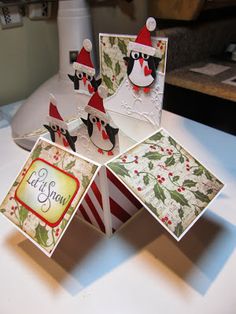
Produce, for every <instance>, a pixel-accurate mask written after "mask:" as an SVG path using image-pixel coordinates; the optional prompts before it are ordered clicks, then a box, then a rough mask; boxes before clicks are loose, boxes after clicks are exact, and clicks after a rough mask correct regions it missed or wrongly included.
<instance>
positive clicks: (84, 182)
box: [82, 175, 90, 189]
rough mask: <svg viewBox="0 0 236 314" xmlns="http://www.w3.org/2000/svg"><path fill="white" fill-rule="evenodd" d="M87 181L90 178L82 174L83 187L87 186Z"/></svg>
mask: <svg viewBox="0 0 236 314" xmlns="http://www.w3.org/2000/svg"><path fill="white" fill-rule="evenodd" d="M89 182H90V180H89V178H88V176H84V175H83V177H82V186H83V188H84V189H86V188H87V186H88V185H89Z"/></svg>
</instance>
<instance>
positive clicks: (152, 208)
mask: <svg viewBox="0 0 236 314" xmlns="http://www.w3.org/2000/svg"><path fill="white" fill-rule="evenodd" d="M145 205H146V206H147V207H148V208H149V209H150V210H151V211H152V212H153V213H154V214H155V215H156V216H157V217H159V214H158V212H157V209H156V207H154V206H153V205H152V204H151V203H147V202H145Z"/></svg>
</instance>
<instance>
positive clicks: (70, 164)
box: [65, 160, 75, 170]
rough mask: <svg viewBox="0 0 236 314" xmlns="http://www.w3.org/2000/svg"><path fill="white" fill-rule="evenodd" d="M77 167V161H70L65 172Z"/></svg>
mask: <svg viewBox="0 0 236 314" xmlns="http://www.w3.org/2000/svg"><path fill="white" fill-rule="evenodd" d="M74 166H75V160H72V161H70V162H69V163H68V164H67V165H66V166H65V170H69V169H71V168H73V167H74Z"/></svg>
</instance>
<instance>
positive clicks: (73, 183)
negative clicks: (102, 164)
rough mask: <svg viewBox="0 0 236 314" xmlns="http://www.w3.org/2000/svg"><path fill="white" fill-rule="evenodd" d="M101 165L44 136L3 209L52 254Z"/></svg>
mask: <svg viewBox="0 0 236 314" xmlns="http://www.w3.org/2000/svg"><path fill="white" fill-rule="evenodd" d="M98 168H99V167H98V166H97V165H95V164H93V163H92V162H90V161H88V160H85V159H83V158H80V157H79V156H78V155H75V154H73V153H71V152H69V151H67V150H65V149H63V148H61V147H59V146H57V145H55V144H54V143H51V142H49V141H47V140H45V139H42V138H40V139H39V140H38V141H37V143H36V144H35V146H34V148H33V150H32V152H31V153H30V155H29V158H28V159H27V161H26V163H25V165H24V166H23V168H22V170H21V171H20V173H19V175H18V176H17V178H16V180H15V181H14V183H13V184H12V186H11V188H10V190H9V192H8V194H7V196H6V197H5V199H4V200H3V203H2V204H1V205H0V212H1V213H2V214H3V215H4V216H5V217H6V218H7V219H9V220H10V221H11V222H12V223H13V224H14V225H15V226H16V227H18V229H19V230H20V231H21V232H22V233H23V234H25V235H26V236H27V237H28V238H29V239H30V240H32V241H33V242H34V243H35V244H36V245H37V246H38V247H39V248H40V249H42V250H43V252H44V253H45V254H46V255H48V256H51V255H52V253H53V251H54V249H55V248H56V246H57V244H58V243H59V241H60V239H61V237H62V235H63V233H64V231H65V230H66V228H67V226H68V225H69V223H70V221H71V219H72V218H73V216H74V214H75V212H76V210H77V207H78V205H79V204H80V203H81V201H82V199H83V197H84V195H85V193H86V192H87V190H88V188H89V186H90V183H91V182H92V181H93V179H94V177H95V176H96V174H97V170H98Z"/></svg>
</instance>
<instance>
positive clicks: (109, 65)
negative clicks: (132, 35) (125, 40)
mask: <svg viewBox="0 0 236 314" xmlns="http://www.w3.org/2000/svg"><path fill="white" fill-rule="evenodd" d="M103 56H104V61H105V63H106V65H107V66H108V67H109V68H111V69H112V61H111V58H110V56H109V55H108V54H107V53H105V52H104V53H103Z"/></svg>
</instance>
